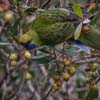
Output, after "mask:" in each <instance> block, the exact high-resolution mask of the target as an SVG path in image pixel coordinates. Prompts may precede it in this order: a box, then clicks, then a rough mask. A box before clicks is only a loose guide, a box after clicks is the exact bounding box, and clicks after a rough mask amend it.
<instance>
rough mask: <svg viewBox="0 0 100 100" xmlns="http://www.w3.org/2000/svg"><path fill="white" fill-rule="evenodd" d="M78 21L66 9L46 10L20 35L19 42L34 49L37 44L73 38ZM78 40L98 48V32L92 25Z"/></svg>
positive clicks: (53, 44) (57, 42)
mask: <svg viewBox="0 0 100 100" xmlns="http://www.w3.org/2000/svg"><path fill="white" fill-rule="evenodd" d="M79 21H80V18H79V17H78V16H77V15H76V14H75V13H74V12H73V11H70V10H68V9H64V8H56V9H53V10H46V11H44V12H42V13H41V14H40V15H39V16H38V17H37V18H36V19H35V20H34V21H33V22H32V24H31V27H30V29H29V31H28V32H26V33H25V34H23V35H22V36H21V37H20V39H19V42H20V43H21V44H22V45H24V46H25V47H26V48H27V49H34V48H36V47H38V46H43V45H49V46H55V45H56V44H60V43H62V42H64V41H66V40H70V39H73V40H74V31H75V28H76V24H78V22H79ZM74 41H75V42H77V41H76V40H74ZM78 41H79V42H80V43H82V44H83V45H86V46H89V47H92V48H94V49H97V50H100V42H99V41H100V32H99V31H98V30H96V29H94V28H93V27H90V26H89V31H88V32H87V33H86V34H85V33H84V32H82V33H81V36H80V37H79V40H78Z"/></svg>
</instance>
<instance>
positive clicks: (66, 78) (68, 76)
mask: <svg viewBox="0 0 100 100" xmlns="http://www.w3.org/2000/svg"><path fill="white" fill-rule="evenodd" d="M63 77H64V80H65V81H68V80H69V79H70V74H69V73H64V75H63Z"/></svg>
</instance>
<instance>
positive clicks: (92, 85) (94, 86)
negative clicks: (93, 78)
mask: <svg viewBox="0 0 100 100" xmlns="http://www.w3.org/2000/svg"><path fill="white" fill-rule="evenodd" d="M90 89H91V90H93V91H98V89H99V88H98V86H97V85H96V84H91V85H90Z"/></svg>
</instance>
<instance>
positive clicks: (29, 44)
mask: <svg viewBox="0 0 100 100" xmlns="http://www.w3.org/2000/svg"><path fill="white" fill-rule="evenodd" d="M19 43H20V44H21V45H23V46H24V47H25V48H26V49H28V50H31V49H34V48H36V47H37V46H39V45H40V40H39V37H38V35H37V34H36V32H35V31H33V30H32V31H28V32H27V33H25V34H23V35H22V36H21V37H20V39H19Z"/></svg>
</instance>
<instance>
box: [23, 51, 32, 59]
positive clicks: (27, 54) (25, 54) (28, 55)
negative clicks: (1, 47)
mask: <svg viewBox="0 0 100 100" xmlns="http://www.w3.org/2000/svg"><path fill="white" fill-rule="evenodd" d="M24 57H25V58H26V59H30V58H31V57H32V56H31V53H30V52H29V51H25V53H24Z"/></svg>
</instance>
